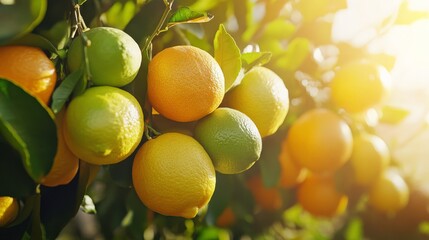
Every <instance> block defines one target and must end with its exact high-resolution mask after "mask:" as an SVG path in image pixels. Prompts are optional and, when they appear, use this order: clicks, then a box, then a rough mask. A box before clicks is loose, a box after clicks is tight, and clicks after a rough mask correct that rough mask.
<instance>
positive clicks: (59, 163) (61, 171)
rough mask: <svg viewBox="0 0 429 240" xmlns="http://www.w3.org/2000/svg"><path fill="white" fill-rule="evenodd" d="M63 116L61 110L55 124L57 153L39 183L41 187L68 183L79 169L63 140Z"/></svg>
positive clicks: (77, 160) (63, 112)
mask: <svg viewBox="0 0 429 240" xmlns="http://www.w3.org/2000/svg"><path fill="white" fill-rule="evenodd" d="M64 114H65V111H64V110H63V111H60V112H59V113H58V115H57V116H56V119H55V123H56V125H57V139H58V143H57V153H56V155H55V159H54V163H53V165H52V168H51V170H50V171H49V173H48V175H46V176H45V177H44V178H43V179H42V181H41V183H42V184H43V185H46V186H49V187H54V186H58V185H63V184H67V183H69V182H70V181H71V180H72V179H73V178H74V176H75V175H76V173H77V170H78V168H79V158H78V157H76V156H75V155H74V154H73V153H72V152H71V151H70V149H69V148H68V147H67V145H66V143H65V140H64V134H63V122H64Z"/></svg>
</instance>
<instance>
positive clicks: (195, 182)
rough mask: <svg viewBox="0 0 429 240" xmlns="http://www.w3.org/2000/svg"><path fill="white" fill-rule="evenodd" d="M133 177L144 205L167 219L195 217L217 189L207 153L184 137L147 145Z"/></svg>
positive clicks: (178, 135) (166, 137)
mask: <svg viewBox="0 0 429 240" xmlns="http://www.w3.org/2000/svg"><path fill="white" fill-rule="evenodd" d="M132 175H133V176H132V177H133V184H134V189H135V191H136V192H137V195H138V196H139V198H140V199H141V201H142V202H143V203H144V204H145V205H146V206H147V207H148V208H150V209H151V210H153V211H155V212H158V213H160V214H163V215H167V216H178V217H184V218H193V217H195V216H196V215H197V213H198V211H199V210H200V209H201V208H203V207H205V206H206V205H207V203H208V202H209V201H210V199H211V197H212V195H213V192H214V189H215V185H216V173H215V169H214V167H213V163H212V161H211V160H210V157H209V155H208V154H207V152H206V151H205V150H204V148H203V147H202V146H201V145H200V144H199V143H198V142H197V141H196V140H195V139H194V138H192V137H190V136H187V135H184V134H181V133H165V134H162V135H159V136H158V137H156V138H155V139H151V140H149V141H147V142H145V143H144V144H143V145H142V147H141V148H140V149H139V150H138V152H137V155H136V156H135V158H134V163H133V170H132Z"/></svg>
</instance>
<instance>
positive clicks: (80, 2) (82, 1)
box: [77, 0, 87, 6]
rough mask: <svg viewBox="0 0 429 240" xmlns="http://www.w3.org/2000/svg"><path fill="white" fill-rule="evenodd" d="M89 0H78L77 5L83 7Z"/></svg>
mask: <svg viewBox="0 0 429 240" xmlns="http://www.w3.org/2000/svg"><path fill="white" fill-rule="evenodd" d="M86 1H87V0H77V4H79V5H81V6H82V5H83V4H84V3H85V2H86Z"/></svg>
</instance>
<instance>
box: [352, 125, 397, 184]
mask: <svg viewBox="0 0 429 240" xmlns="http://www.w3.org/2000/svg"><path fill="white" fill-rule="evenodd" d="M350 162H351V164H352V166H353V170H354V177H355V181H356V183H357V184H359V185H360V186H370V185H372V184H373V183H374V182H375V181H376V180H377V179H378V177H379V176H380V175H381V174H382V173H383V172H384V170H385V169H387V167H388V165H389V162H390V151H389V148H388V147H387V145H386V143H385V142H384V141H383V140H382V139H381V138H380V137H378V136H376V135H372V134H368V133H362V134H359V135H358V136H356V137H355V138H354V139H353V152H352V156H351V158H350Z"/></svg>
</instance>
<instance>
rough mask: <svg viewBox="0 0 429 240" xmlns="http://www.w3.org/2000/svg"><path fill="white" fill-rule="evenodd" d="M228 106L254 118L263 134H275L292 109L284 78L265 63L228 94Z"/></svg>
mask: <svg viewBox="0 0 429 240" xmlns="http://www.w3.org/2000/svg"><path fill="white" fill-rule="evenodd" d="M224 105H225V106H227V107H230V108H234V109H237V110H239V111H240V112H242V113H244V114H246V115H247V116H249V117H250V119H252V120H253V122H254V123H255V124H256V126H257V127H258V130H259V133H260V134H261V136H262V137H266V136H269V135H272V134H274V133H275V132H276V131H277V129H278V128H279V127H280V125H281V124H282V123H283V121H284V120H285V118H286V114H287V112H288V110H289V92H288V90H287V89H286V86H285V85H284V83H283V80H282V79H281V78H280V77H279V76H278V75H277V74H276V73H274V72H273V71H271V70H270V69H268V68H265V67H254V68H252V70H250V71H249V72H247V73H246V75H244V78H243V79H242V81H241V83H240V84H239V85H237V86H236V87H234V88H232V89H231V90H230V91H229V92H228V93H227V94H226V95H225V104H224Z"/></svg>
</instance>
